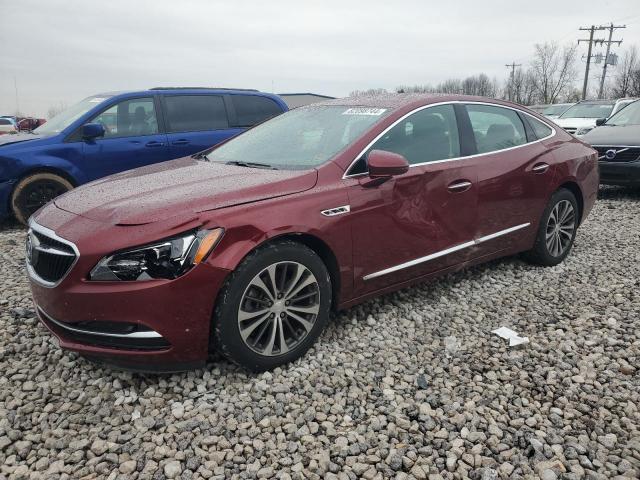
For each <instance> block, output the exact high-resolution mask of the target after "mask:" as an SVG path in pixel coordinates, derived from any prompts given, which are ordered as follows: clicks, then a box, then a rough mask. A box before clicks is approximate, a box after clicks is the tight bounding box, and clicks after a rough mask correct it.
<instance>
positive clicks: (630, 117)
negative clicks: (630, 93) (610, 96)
mask: <svg viewBox="0 0 640 480" xmlns="http://www.w3.org/2000/svg"><path fill="white" fill-rule="evenodd" d="M605 125H609V126H616V125H620V126H626V125H640V100H636V101H635V102H633V103H630V104H629V105H627V106H626V107H624V108H623V109H622V110H620V111H618V113H616V114H615V115H614V116H613V117H611V118H610V119H609V120H608V121H607V123H605Z"/></svg>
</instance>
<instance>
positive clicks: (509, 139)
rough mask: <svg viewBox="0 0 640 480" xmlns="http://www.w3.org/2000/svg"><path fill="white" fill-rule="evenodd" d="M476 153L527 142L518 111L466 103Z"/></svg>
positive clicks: (502, 148)
mask: <svg viewBox="0 0 640 480" xmlns="http://www.w3.org/2000/svg"><path fill="white" fill-rule="evenodd" d="M466 108H467V112H468V113H469V120H471V127H472V128H473V134H474V136H475V140H476V147H477V149H478V153H488V152H495V151H497V150H504V149H505V148H511V147H516V146H518V145H523V144H525V143H527V136H526V134H525V130H524V125H523V123H522V120H520V117H519V116H518V113H517V112H516V111H515V110H511V109H509V108H502V107H496V106H493V105H473V104H470V105H467V106H466Z"/></svg>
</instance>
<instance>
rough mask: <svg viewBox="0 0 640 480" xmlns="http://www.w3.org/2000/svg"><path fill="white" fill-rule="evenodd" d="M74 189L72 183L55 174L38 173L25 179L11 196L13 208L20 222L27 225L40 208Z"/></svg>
mask: <svg viewBox="0 0 640 480" xmlns="http://www.w3.org/2000/svg"><path fill="white" fill-rule="evenodd" d="M72 188H73V185H71V182H69V181H68V180H66V179H64V178H62V177H60V176H58V175H55V174H53V173H46V172H43V173H36V174H34V175H29V176H28V177H26V178H23V179H22V180H20V182H18V185H16V188H15V190H14V191H13V195H12V196H11V208H12V210H13V214H14V216H15V217H16V219H18V221H19V222H21V223H23V224H25V225H26V224H27V222H28V220H29V217H30V216H31V215H33V214H34V213H35V212H36V211H37V210H38V209H39V208H40V207H42V206H44V205H45V204H47V203H48V202H49V201H51V200H53V199H54V198H56V197H57V196H59V195H62V194H63V193H65V192H68V191H69V190H71V189H72Z"/></svg>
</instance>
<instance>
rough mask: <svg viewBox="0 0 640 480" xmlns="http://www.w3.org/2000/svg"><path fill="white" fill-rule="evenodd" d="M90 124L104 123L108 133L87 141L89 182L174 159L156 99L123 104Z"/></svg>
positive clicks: (125, 101)
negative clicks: (157, 110)
mask: <svg viewBox="0 0 640 480" xmlns="http://www.w3.org/2000/svg"><path fill="white" fill-rule="evenodd" d="M88 123H101V124H102V125H103V126H104V128H105V134H104V137H102V138H97V139H95V140H87V141H84V142H83V146H82V154H83V158H84V172H86V175H87V181H90V180H94V179H96V178H100V177H104V176H106V175H111V174H113V173H118V172H122V171H124V170H130V169H132V168H137V167H143V166H145V165H150V164H153V163H157V162H163V161H165V160H169V159H170V158H171V157H170V155H169V148H168V146H167V136H166V135H165V134H164V133H160V131H159V129H158V120H157V116H156V105H155V102H154V99H153V97H143V98H135V99H129V100H124V101H121V102H119V103H117V104H115V105H113V106H111V107H109V108H107V110H105V111H103V112H102V113H100V114H98V115H97V116H96V117H94V118H93V119H92V120H90V121H89V122H88Z"/></svg>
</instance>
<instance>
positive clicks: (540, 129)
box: [527, 116, 553, 140]
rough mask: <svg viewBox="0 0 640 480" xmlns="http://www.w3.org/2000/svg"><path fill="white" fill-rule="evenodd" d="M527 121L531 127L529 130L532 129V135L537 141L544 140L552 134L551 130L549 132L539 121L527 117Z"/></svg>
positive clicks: (548, 128)
mask: <svg viewBox="0 0 640 480" xmlns="http://www.w3.org/2000/svg"><path fill="white" fill-rule="evenodd" d="M527 120H528V122H529V125H531V128H533V133H535V135H536V138H538V140H540V139H542V138H546V137H548V136H549V135H551V134H552V133H553V130H551V128H550V127H548V126H547V125H545V124H544V123H542V122H541V121H540V120H538V119H536V118H533V117H531V116H527Z"/></svg>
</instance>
